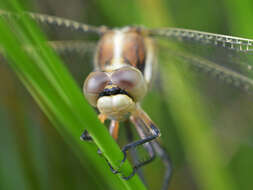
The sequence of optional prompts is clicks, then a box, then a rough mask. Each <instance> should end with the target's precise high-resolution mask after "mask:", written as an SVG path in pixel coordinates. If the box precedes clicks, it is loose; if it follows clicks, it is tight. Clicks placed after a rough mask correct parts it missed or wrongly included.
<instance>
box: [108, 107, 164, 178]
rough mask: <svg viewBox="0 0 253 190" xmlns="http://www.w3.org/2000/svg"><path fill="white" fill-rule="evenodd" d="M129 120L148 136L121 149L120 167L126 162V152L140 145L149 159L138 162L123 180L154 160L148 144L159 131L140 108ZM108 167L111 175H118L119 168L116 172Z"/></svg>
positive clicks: (151, 149)
mask: <svg viewBox="0 0 253 190" xmlns="http://www.w3.org/2000/svg"><path fill="white" fill-rule="evenodd" d="M130 120H131V122H132V123H133V124H134V125H135V126H136V128H137V129H139V128H145V130H146V131H147V133H148V135H143V136H141V139H140V140H137V141H135V142H132V143H129V144H127V145H125V146H124V147H123V148H122V152H123V154H124V158H123V160H122V161H121V165H122V164H123V163H124V162H125V161H126V157H127V151H129V150H132V149H135V148H136V147H138V146H142V145H143V146H144V148H146V149H147V150H148V153H149V155H150V158H149V159H147V160H144V161H141V162H138V163H137V164H136V165H135V166H134V167H133V172H132V173H131V174H130V175H129V176H122V178H123V179H125V180H128V179H130V178H131V177H132V176H134V174H135V172H136V171H137V169H138V168H140V167H141V166H144V165H146V164H148V163H149V162H151V161H152V160H153V159H154V158H155V153H154V151H153V148H152V146H151V145H150V143H149V142H151V141H152V140H154V139H155V138H157V137H159V136H160V131H159V130H158V128H156V126H155V124H154V123H153V122H152V121H151V119H150V118H149V116H148V115H147V114H146V113H145V112H144V111H143V110H142V109H141V108H137V110H136V111H135V112H134V113H132V115H131V117H130ZM137 126H140V127H137ZM143 130H144V129H143ZM108 164H109V163H108ZM109 166H110V168H111V170H112V171H113V173H119V169H120V167H121V166H120V167H119V169H117V170H114V169H113V168H112V167H111V165H110V164H109Z"/></svg>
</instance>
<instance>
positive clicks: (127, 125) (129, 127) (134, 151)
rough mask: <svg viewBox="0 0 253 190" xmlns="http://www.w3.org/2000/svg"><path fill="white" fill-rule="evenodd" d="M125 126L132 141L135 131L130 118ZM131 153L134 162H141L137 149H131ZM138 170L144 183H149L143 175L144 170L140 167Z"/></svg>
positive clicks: (129, 139) (128, 138)
mask: <svg viewBox="0 0 253 190" xmlns="http://www.w3.org/2000/svg"><path fill="white" fill-rule="evenodd" d="M124 128H125V130H126V137H127V141H128V142H132V141H133V132H132V130H131V126H130V121H129V120H127V121H125V125H124ZM130 154H131V157H132V159H133V163H134V164H137V163H138V162H139V155H138V153H137V152H136V150H134V149H131V150H130ZM136 172H137V174H138V176H139V177H140V178H141V180H142V182H143V183H144V184H147V182H146V181H145V178H144V175H143V171H142V170H141V169H139V170H137V171H136Z"/></svg>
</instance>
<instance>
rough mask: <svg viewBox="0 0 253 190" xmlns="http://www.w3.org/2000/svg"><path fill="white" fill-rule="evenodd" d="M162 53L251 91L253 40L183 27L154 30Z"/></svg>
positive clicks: (152, 33) (252, 89)
mask: <svg viewBox="0 0 253 190" xmlns="http://www.w3.org/2000/svg"><path fill="white" fill-rule="evenodd" d="M150 33H151V35H152V36H156V37H161V40H160V43H159V45H160V48H162V52H163V53H166V54H167V55H169V56H172V57H173V59H180V60H181V61H183V62H185V63H187V64H190V65H193V66H195V67H196V68H198V69H199V70H200V71H204V72H205V73H207V74H209V75H211V76H215V77H216V78H218V79H220V80H223V81H225V82H228V83H232V84H233V85H235V86H237V87H241V88H243V89H245V90H247V91H251V92H253V71H252V66H253V54H252V51H253V45H252V43H253V40H250V39H244V38H238V37H232V36H225V35H219V34H211V33H205V32H199V31H193V30H185V29H175V28H172V29H157V30H151V31H150Z"/></svg>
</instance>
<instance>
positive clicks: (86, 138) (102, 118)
mask: <svg viewBox="0 0 253 190" xmlns="http://www.w3.org/2000/svg"><path fill="white" fill-rule="evenodd" d="M98 119H99V120H100V121H101V122H102V123H104V122H105V120H106V115H104V114H99V115H98ZM80 139H81V140H82V141H92V138H91V136H90V135H89V133H88V131H87V130H86V129H85V130H84V132H83V133H82V135H81V137H80Z"/></svg>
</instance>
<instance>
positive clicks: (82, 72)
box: [0, 41, 96, 85]
mask: <svg viewBox="0 0 253 190" xmlns="http://www.w3.org/2000/svg"><path fill="white" fill-rule="evenodd" d="M47 43H48V44H49V45H50V46H51V47H52V48H53V49H54V50H55V51H56V53H57V54H59V55H60V56H61V58H62V59H63V62H64V63H65V65H66V66H67V67H68V68H69V70H70V72H71V73H72V74H73V77H74V78H75V79H76V80H77V81H78V83H79V84H80V85H82V83H83V80H84V79H85V76H86V75H87V74H88V73H89V72H91V71H92V70H93V56H94V53H95V50H96V42H95V41H94V42H93V41H49V42H47ZM24 48H25V49H26V50H27V51H28V52H29V53H31V54H32V53H33V51H34V50H35V49H36V47H35V46H31V45H26V46H24ZM4 62H6V60H5V59H4V51H3V49H0V64H1V63H4Z"/></svg>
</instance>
